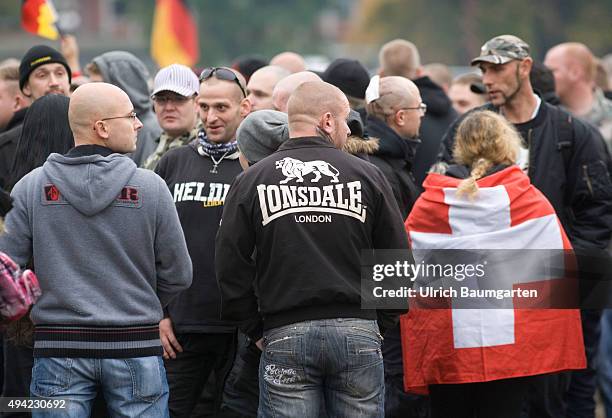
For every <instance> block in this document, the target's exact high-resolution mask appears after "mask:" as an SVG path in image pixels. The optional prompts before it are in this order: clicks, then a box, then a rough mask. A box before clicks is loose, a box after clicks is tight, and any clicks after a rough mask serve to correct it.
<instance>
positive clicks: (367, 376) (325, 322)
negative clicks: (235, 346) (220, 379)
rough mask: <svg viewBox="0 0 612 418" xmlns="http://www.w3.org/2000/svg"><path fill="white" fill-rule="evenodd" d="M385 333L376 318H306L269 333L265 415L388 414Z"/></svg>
mask: <svg viewBox="0 0 612 418" xmlns="http://www.w3.org/2000/svg"><path fill="white" fill-rule="evenodd" d="M381 343H382V337H381V336H380V334H379V332H378V325H377V324H376V321H371V320H364V319H356V318H337V319H322V320H315V321H305V322H299V323H294V324H291V325H286V326H283V327H278V328H274V329H271V330H268V331H266V332H264V350H263V353H262V356H261V361H260V363H259V411H258V415H259V416H260V417H304V418H307V417H318V416H319V412H320V409H321V405H322V403H323V402H324V403H325V410H326V412H327V415H328V416H330V417H383V416H384V393H385V381H384V368H383V360H382V351H381Z"/></svg>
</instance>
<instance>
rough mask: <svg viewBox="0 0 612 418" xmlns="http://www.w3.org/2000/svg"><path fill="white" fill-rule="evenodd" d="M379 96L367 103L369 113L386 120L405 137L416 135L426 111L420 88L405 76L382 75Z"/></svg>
mask: <svg viewBox="0 0 612 418" xmlns="http://www.w3.org/2000/svg"><path fill="white" fill-rule="evenodd" d="M379 95H380V96H379V97H378V98H377V99H375V100H373V101H372V102H370V103H368V104H367V105H366V111H367V112H368V115H372V116H374V117H376V118H378V119H380V120H382V121H384V122H385V123H386V124H387V125H389V127H390V128H391V129H393V130H394V131H396V132H397V133H398V134H399V135H400V136H402V137H404V138H412V137H416V136H417V135H418V133H419V128H420V126H421V118H422V117H423V115H424V112H422V111H421V110H419V106H421V104H422V100H421V94H420V93H419V89H418V87H417V86H416V84H414V83H413V82H412V81H410V80H408V79H407V78H405V77H398V76H393V77H382V78H381V79H380V84H379Z"/></svg>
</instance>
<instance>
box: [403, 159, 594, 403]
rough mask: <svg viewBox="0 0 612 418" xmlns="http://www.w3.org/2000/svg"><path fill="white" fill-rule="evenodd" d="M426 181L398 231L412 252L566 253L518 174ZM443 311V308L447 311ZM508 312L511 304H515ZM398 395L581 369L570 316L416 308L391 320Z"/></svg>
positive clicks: (553, 221) (551, 216)
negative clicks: (471, 192)
mask: <svg viewBox="0 0 612 418" xmlns="http://www.w3.org/2000/svg"><path fill="white" fill-rule="evenodd" d="M461 181H462V180H461V179H457V178H453V177H448V176H444V175H440V174H430V175H429V176H428V177H427V178H426V179H425V182H424V183H423V187H424V188H425V192H424V193H423V194H421V196H420V197H419V199H418V200H417V202H416V203H415V205H414V208H413V209H412V212H411V213H410V216H409V217H408V219H407V220H406V223H405V227H406V232H407V233H408V237H409V239H410V242H411V245H412V248H413V249H414V250H425V251H428V250H436V249H460V250H466V249H483V250H495V249H503V250H508V249H517V250H518V249H523V250H531V249H533V250H557V249H558V250H571V244H570V242H569V240H568V238H567V236H566V235H565V232H564V231H563V228H562V226H561V224H560V222H559V220H558V218H557V216H556V215H555V211H554V209H553V207H552V206H551V204H550V203H549V202H548V200H547V199H546V198H545V197H544V195H543V194H542V193H541V192H540V191H539V190H537V189H536V188H535V187H534V186H533V185H532V184H531V183H530V181H529V178H528V177H527V176H526V175H525V174H524V173H523V172H522V171H521V170H520V168H519V167H518V166H510V167H508V168H506V169H503V170H501V171H498V172H496V173H494V174H491V175H489V176H487V177H484V178H482V179H480V180H478V181H477V184H478V187H479V191H478V194H477V195H476V197H475V198H474V199H470V198H467V197H464V196H457V187H458V186H459V184H460V182H461ZM448 306H452V301H451V302H450V305H448ZM515 306H516V305H515ZM401 330H402V347H403V357H404V386H405V389H406V390H407V391H411V392H416V393H427V386H428V385H430V384H453V383H470V382H486V381H491V380H498V379H506V378H511V377H521V376H532V375H537V374H543V373H552V372H557V371H562V370H570V369H581V368H584V367H585V366H586V360H585V355H584V345H583V340H582V328H581V323H580V312H579V311H578V310H575V309H517V308H516V307H515V308H514V309H452V308H451V309H421V308H419V307H415V306H411V310H410V311H409V313H408V314H406V315H404V316H402V317H401Z"/></svg>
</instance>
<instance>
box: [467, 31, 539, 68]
mask: <svg viewBox="0 0 612 418" xmlns="http://www.w3.org/2000/svg"><path fill="white" fill-rule="evenodd" d="M528 56H529V45H527V43H526V42H525V41H523V40H522V39H520V38H517V37H516V36H513V35H500V36H496V37H495V38H493V39H490V40H489V41H487V42H486V43H485V44H484V45H483V46H482V48H480V56H479V57H476V58H474V59H473V60H472V65H476V64H478V63H479V62H490V63H493V64H505V63H507V62H510V61H512V60H522V59H523V58H527V57H528Z"/></svg>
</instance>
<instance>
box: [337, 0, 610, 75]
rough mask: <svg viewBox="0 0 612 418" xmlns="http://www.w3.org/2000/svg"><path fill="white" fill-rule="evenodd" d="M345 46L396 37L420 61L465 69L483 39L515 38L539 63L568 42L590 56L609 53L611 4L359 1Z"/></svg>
mask: <svg viewBox="0 0 612 418" xmlns="http://www.w3.org/2000/svg"><path fill="white" fill-rule="evenodd" d="M356 9H357V13H355V15H354V19H353V21H352V24H351V31H350V33H349V35H348V36H347V37H346V39H347V41H348V42H352V43H357V44H359V43H365V44H370V45H373V44H376V45H381V44H382V43H384V42H386V41H388V40H390V39H393V38H397V37H401V38H405V39H408V40H411V41H413V42H414V43H415V44H416V45H417V46H418V47H419V50H420V52H421V55H422V60H423V61H424V62H431V61H438V62H445V63H448V64H455V65H469V60H470V59H471V58H473V57H474V56H476V54H478V52H479V49H480V46H481V45H482V43H484V41H486V40H487V39H489V38H491V37H493V36H495V35H499V34H503V33H510V34H515V35H517V36H519V37H521V38H523V39H524V40H525V41H526V42H527V43H529V44H530V45H531V48H532V54H533V56H534V57H536V58H541V57H542V56H543V55H544V53H545V52H546V51H547V50H548V48H550V47H551V46H552V45H554V44H556V43H559V42H564V41H568V40H575V41H578V42H584V43H585V44H587V45H588V46H589V47H590V48H591V49H593V51H594V52H595V54H605V53H606V52H609V51H610V50H612V36H611V35H610V30H609V28H610V23H611V22H612V1H610V0H590V1H588V2H581V1H567V0H540V1H539V2H537V3H534V2H532V1H530V0H497V1H496V2H494V3H491V2H489V1H484V0H460V1H452V0H429V1H425V0H405V1H402V0H359V1H358V6H357V7H356Z"/></svg>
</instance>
